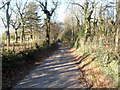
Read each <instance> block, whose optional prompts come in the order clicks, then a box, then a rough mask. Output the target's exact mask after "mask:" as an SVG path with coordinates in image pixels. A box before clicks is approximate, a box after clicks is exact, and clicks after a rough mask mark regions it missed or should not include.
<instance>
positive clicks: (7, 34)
mask: <svg viewBox="0 0 120 90" xmlns="http://www.w3.org/2000/svg"><path fill="white" fill-rule="evenodd" d="M9 5H10V2H8V3H7V10H6V19H7V31H6V36H7V48H8V47H9V46H10V32H9V28H10V26H9V24H10V23H9V22H10V16H9Z"/></svg>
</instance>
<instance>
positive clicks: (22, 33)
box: [21, 22, 25, 43]
mask: <svg viewBox="0 0 120 90" xmlns="http://www.w3.org/2000/svg"><path fill="white" fill-rule="evenodd" d="M24 39H25V34H24V24H23V22H22V32H21V43H23V41H24Z"/></svg>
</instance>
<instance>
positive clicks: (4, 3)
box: [0, 0, 11, 9]
mask: <svg viewBox="0 0 120 90" xmlns="http://www.w3.org/2000/svg"><path fill="white" fill-rule="evenodd" d="M10 1H11V0H8V1H7V2H6V3H4V2H2V3H3V5H2V6H1V7H0V9H2V8H4V7H5V5H6V4H8V3H10Z"/></svg>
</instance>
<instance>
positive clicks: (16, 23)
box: [10, 16, 21, 43]
mask: <svg viewBox="0 0 120 90" xmlns="http://www.w3.org/2000/svg"><path fill="white" fill-rule="evenodd" d="M10 24H11V25H12V27H13V28H14V30H15V42H16V43H17V42H18V29H19V28H20V25H21V23H20V21H19V19H18V17H17V16H16V18H15V19H14V20H13V19H11V20H10Z"/></svg>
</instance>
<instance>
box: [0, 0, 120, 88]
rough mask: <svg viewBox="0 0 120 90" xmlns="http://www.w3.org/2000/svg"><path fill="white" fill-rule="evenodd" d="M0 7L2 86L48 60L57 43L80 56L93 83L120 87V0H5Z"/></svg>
mask: <svg viewBox="0 0 120 90" xmlns="http://www.w3.org/2000/svg"><path fill="white" fill-rule="evenodd" d="M62 4H65V6H66V8H63V9H65V17H64V19H63V21H62V22H61V21H59V20H58V19H57V18H59V17H58V14H60V15H61V14H62V13H61V12H59V10H58V9H59V8H62ZM0 13H1V14H0V20H1V21H0V23H1V25H0V26H1V27H4V29H5V31H4V32H3V29H2V28H1V29H0V31H2V32H3V33H2V34H1V37H0V38H1V40H0V50H1V63H2V87H3V88H8V87H12V86H13V85H14V84H15V83H16V82H17V81H19V80H20V79H21V78H22V76H21V77H20V75H23V74H20V72H24V74H25V75H26V74H27V73H28V72H29V70H28V68H31V67H33V66H35V63H36V62H37V60H38V59H40V60H41V61H40V62H44V61H43V60H42V59H43V58H47V57H48V56H49V55H51V54H52V53H53V52H55V51H56V50H57V49H58V48H59V47H60V46H59V45H58V43H62V45H63V46H65V47H68V48H69V50H70V51H71V52H72V55H73V56H75V57H77V60H76V61H75V62H76V64H77V65H79V66H81V65H83V66H82V68H81V70H82V72H83V73H84V76H85V78H86V80H87V82H89V83H90V85H92V86H91V87H92V88H119V85H120V84H119V83H120V81H119V77H120V72H119V68H118V67H119V65H120V0H106V1H105V0H81V1H80V0H1V1H0ZM61 17H62V16H61ZM86 63H87V64H86ZM26 70H28V72H26ZM87 70H90V71H87ZM25 72H26V73H25ZM18 76H19V79H16V77H18ZM23 76H24V75H23ZM11 77H12V78H11Z"/></svg>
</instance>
